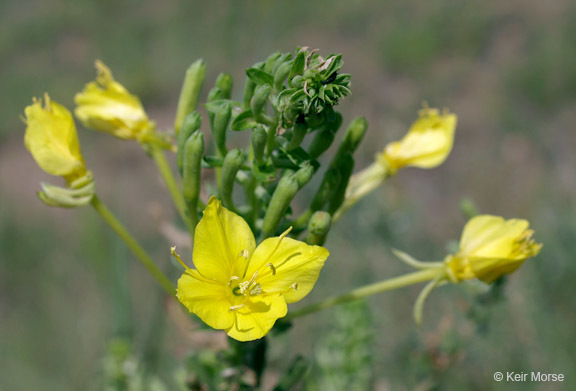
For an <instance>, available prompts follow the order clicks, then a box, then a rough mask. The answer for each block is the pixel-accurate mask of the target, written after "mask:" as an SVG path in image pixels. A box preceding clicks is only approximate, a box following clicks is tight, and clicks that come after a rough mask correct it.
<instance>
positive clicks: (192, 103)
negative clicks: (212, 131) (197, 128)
mask: <svg viewBox="0 0 576 391" xmlns="http://www.w3.org/2000/svg"><path fill="white" fill-rule="evenodd" d="M205 79H206V64H205V63H204V60H198V61H195V62H194V63H193V64H192V65H190V67H189V68H188V69H187V70H186V76H185V78H184V83H182V90H181V91H180V99H179V100H178V109H177V110H176V120H175V121H174V131H175V132H176V134H178V133H179V132H180V127H181V126H182V122H183V121H184V118H186V116H187V115H188V114H190V113H191V112H193V111H194V110H196V105H197V104H198V98H199V96H200V92H201V91H202V86H203V85H204V80H205Z"/></svg>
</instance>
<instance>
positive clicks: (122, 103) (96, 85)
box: [74, 61, 154, 141]
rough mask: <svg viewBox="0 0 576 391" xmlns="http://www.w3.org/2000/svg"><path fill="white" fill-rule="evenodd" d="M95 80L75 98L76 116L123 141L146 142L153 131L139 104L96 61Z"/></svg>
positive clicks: (136, 98) (137, 100)
mask: <svg viewBox="0 0 576 391" xmlns="http://www.w3.org/2000/svg"><path fill="white" fill-rule="evenodd" d="M96 69H97V70H98V76H97V78H96V81H93V82H90V83H88V84H86V86H85V87H84V90H83V91H82V92H80V93H78V94H76V96H75V97H74V101H75V102H76V110H75V114H76V117H78V119H79V120H80V121H82V123H83V124H84V126H86V127H88V128H92V129H95V130H99V131H103V132H108V133H111V134H113V135H114V136H116V137H119V138H122V139H135V140H138V141H146V137H147V136H149V134H150V133H151V132H152V131H153V130H154V123H153V122H152V121H150V120H149V119H148V116H147V115H146V112H145V111H144V108H143V107H142V103H141V102H140V99H138V97H137V96H135V95H132V94H130V93H129V92H128V90H126V88H124V86H122V85H121V84H120V83H118V82H117V81H116V80H114V77H113V76H112V72H111V71H110V69H109V68H108V67H107V66H106V65H104V64H103V63H102V62H101V61H96Z"/></svg>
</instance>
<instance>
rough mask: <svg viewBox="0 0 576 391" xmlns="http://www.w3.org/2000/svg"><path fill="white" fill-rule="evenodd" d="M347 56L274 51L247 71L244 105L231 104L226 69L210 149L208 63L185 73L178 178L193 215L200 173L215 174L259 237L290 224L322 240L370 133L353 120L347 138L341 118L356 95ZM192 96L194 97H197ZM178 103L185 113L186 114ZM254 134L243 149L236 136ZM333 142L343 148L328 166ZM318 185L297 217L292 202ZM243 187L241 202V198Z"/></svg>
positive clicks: (228, 202)
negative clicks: (204, 122)
mask: <svg viewBox="0 0 576 391" xmlns="http://www.w3.org/2000/svg"><path fill="white" fill-rule="evenodd" d="M342 67H343V62H342V56H341V55H329V56H327V57H322V56H320V54H318V53H317V52H316V51H315V50H313V51H311V50H308V49H307V48H298V49H297V50H296V52H295V53H273V54H272V55H270V56H269V57H268V58H267V59H266V60H264V61H262V62H258V63H256V64H254V65H253V66H251V67H250V68H248V69H247V70H246V76H247V78H246V81H245V83H244V91H243V93H242V94H241V95H240V96H241V98H240V99H241V101H236V100H234V89H233V86H234V81H233V79H232V77H231V76H230V75H229V74H225V73H221V74H220V75H219V76H218V77H217V79H216V80H215V82H214V85H213V87H212V88H211V89H210V90H209V92H208V95H207V98H206V103H205V104H204V105H203V107H204V109H205V110H206V114H207V117H208V120H209V121H208V123H209V126H210V134H211V137H210V139H211V144H212V146H208V145H207V146H204V139H203V137H202V133H201V130H200V128H201V115H200V114H199V113H198V112H196V111H194V110H195V107H196V103H195V102H196V100H197V99H196V100H195V99H194V97H197V96H198V95H199V93H200V90H199V89H198V88H199V87H198V86H200V87H201V86H202V83H203V82H204V75H205V69H204V64H203V63H202V62H197V63H195V64H193V65H192V66H191V67H190V69H189V70H188V72H187V76H186V79H185V83H184V86H183V88H182V93H181V97H183V98H185V99H187V102H185V103H181V104H179V116H181V115H182V114H181V112H183V113H185V114H186V115H185V116H184V117H183V118H181V119H177V123H179V129H180V132H179V133H178V137H177V141H178V153H177V164H178V169H179V171H180V173H181V175H182V180H183V189H184V193H185V194H184V196H185V200H186V204H187V207H188V213H189V215H190V217H191V219H192V221H194V222H197V221H198V217H199V216H198V213H199V211H200V208H201V206H202V204H201V202H200V201H199V194H200V187H201V184H202V181H201V169H202V168H204V169H210V168H211V169H213V172H214V175H215V179H216V186H215V187H209V186H208V185H207V186H206V188H207V191H208V192H215V193H217V194H218V196H219V198H220V199H221V200H222V202H223V204H224V206H225V207H227V208H228V209H231V210H233V211H235V212H236V213H239V214H240V215H242V216H243V217H244V218H245V219H246V221H247V222H248V224H250V226H251V227H252V229H253V230H254V231H255V233H256V234H259V236H260V238H261V239H263V238H266V237H269V236H273V235H277V234H279V233H280V232H281V231H282V230H283V229H286V228H287V227H289V226H293V228H294V231H293V232H294V234H296V235H298V234H299V233H301V232H302V231H304V230H308V231H309V235H308V241H309V242H310V243H314V244H322V243H324V241H325V240H326V236H327V234H328V232H329V230H330V221H331V218H332V216H333V214H334V213H335V212H336V211H337V210H338V208H339V207H340V205H341V204H342V202H343V200H344V197H345V191H346V187H347V184H348V180H349V178H350V175H351V174H352V171H353V169H354V158H353V154H354V152H355V150H356V148H357V147H358V144H359V143H360V141H361V140H362V137H363V136H364V133H365V131H366V128H367V124H366V120H365V119H363V118H357V119H355V120H354V121H352V123H351V124H350V125H349V126H348V129H347V131H346V133H345V134H344V135H343V137H342V139H341V141H339V142H336V140H338V139H339V137H338V135H337V133H338V132H339V130H340V128H341V125H342V122H343V119H342V115H341V114H340V113H338V112H337V111H336V110H335V106H336V105H337V104H338V102H339V100H340V99H341V98H343V97H345V96H347V95H349V94H350V75H349V74H345V73H341V69H342ZM191 97H192V98H191ZM180 107H184V108H185V109H186V110H185V109H182V110H180ZM246 131H249V132H250V136H249V140H250V143H249V146H248V147H247V148H238V145H236V144H234V142H235V139H234V137H233V135H234V132H246ZM333 144H337V149H336V152H335V155H334V157H333V159H332V161H330V162H329V164H328V166H327V168H326V169H324V170H323V169H322V167H321V166H322V160H323V159H322V157H323V155H324V154H325V153H327V152H328V151H329V150H330V148H331V147H332V145H333ZM318 172H323V178H322V179H321V180H320V181H319V184H318V189H317V191H316V192H315V195H314V197H313V199H312V202H311V203H310V204H309V205H308V206H307V208H304V209H305V212H304V213H302V214H301V215H300V216H299V217H298V218H292V215H293V210H292V203H293V201H294V199H295V197H296V195H297V193H298V192H299V191H300V190H302V189H303V188H304V187H305V186H306V185H307V184H308V183H309V182H310V181H311V180H312V178H313V176H314V175H315V174H316V173H318ZM239 189H243V190H244V196H243V197H242V196H240V195H239V194H235V191H237V190H239Z"/></svg>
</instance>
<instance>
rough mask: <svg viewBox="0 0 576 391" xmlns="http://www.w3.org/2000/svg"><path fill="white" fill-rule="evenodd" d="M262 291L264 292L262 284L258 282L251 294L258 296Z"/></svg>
mask: <svg viewBox="0 0 576 391" xmlns="http://www.w3.org/2000/svg"><path fill="white" fill-rule="evenodd" d="M260 293H262V285H260V284H256V285H254V288H252V290H251V291H250V296H258V295H259V294H260Z"/></svg>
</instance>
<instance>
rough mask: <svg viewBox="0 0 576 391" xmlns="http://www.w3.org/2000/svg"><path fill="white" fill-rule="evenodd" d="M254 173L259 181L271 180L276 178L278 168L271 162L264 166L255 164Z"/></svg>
mask: <svg viewBox="0 0 576 391" xmlns="http://www.w3.org/2000/svg"><path fill="white" fill-rule="evenodd" d="M252 175H254V178H255V179H256V180H257V181H258V182H264V183H265V182H271V181H273V180H274V178H276V170H275V168H274V166H273V165H271V164H266V165H265V166H262V167H260V166H258V165H256V164H255V165H254V167H253V168H252Z"/></svg>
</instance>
